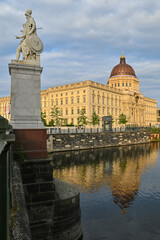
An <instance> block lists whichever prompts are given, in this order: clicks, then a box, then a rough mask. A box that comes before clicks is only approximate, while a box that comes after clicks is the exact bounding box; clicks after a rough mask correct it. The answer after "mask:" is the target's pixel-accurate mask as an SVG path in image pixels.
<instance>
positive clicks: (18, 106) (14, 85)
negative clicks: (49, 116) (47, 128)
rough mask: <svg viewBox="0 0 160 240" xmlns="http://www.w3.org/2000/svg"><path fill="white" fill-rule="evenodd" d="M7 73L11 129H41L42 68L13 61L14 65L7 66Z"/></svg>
mask: <svg viewBox="0 0 160 240" xmlns="http://www.w3.org/2000/svg"><path fill="white" fill-rule="evenodd" d="M12 62H13V61H12ZM17 62H20V63H17ZM9 72H10V75H11V121H10V123H11V125H12V127H13V129H25V128H26V129H27V128H28V129H29V128H43V127H44V125H43V123H42V121H41V97H40V91H41V72H42V67H40V66H34V65H30V64H27V63H26V62H23V61H16V60H14V63H11V64H9Z"/></svg>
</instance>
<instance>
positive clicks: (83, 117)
mask: <svg viewBox="0 0 160 240" xmlns="http://www.w3.org/2000/svg"><path fill="white" fill-rule="evenodd" d="M87 123H88V122H87V117H86V115H85V109H81V111H80V116H79V118H78V125H79V126H84V125H87Z"/></svg>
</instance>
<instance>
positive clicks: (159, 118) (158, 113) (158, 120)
mask: <svg viewBox="0 0 160 240" xmlns="http://www.w3.org/2000/svg"><path fill="white" fill-rule="evenodd" d="M157 123H158V124H160V108H157Z"/></svg>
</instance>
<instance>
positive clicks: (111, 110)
mask: <svg viewBox="0 0 160 240" xmlns="http://www.w3.org/2000/svg"><path fill="white" fill-rule="evenodd" d="M111 115H112V116H113V108H112V109H111Z"/></svg>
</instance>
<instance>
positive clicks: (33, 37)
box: [16, 9, 43, 62]
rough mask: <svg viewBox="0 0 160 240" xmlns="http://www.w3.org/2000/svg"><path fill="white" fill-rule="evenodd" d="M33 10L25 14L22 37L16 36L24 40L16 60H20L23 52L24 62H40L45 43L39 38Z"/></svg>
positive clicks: (18, 49)
mask: <svg viewBox="0 0 160 240" xmlns="http://www.w3.org/2000/svg"><path fill="white" fill-rule="evenodd" d="M31 15H32V10H31V9H28V10H27V11H26V13H25V16H26V19H27V21H26V23H25V24H23V30H21V32H22V36H20V37H19V36H16V39H22V40H21V42H20V44H19V46H18V48H17V51H16V52H17V54H16V60H19V58H20V52H22V57H23V61H38V62H39V61H40V53H41V52H42V51H43V43H42V41H41V40H40V38H39V37H38V36H37V31H36V23H35V21H34V19H33V18H32V16H31Z"/></svg>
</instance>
